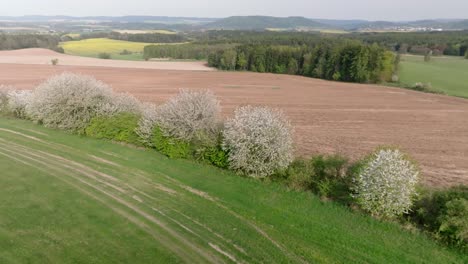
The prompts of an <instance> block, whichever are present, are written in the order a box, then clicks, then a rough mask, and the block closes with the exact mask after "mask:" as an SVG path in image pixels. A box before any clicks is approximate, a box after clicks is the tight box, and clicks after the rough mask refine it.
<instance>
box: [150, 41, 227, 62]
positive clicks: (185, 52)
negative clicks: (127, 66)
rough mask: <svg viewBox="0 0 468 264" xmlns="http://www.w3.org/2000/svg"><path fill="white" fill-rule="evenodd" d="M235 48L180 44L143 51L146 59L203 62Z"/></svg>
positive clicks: (219, 45) (158, 46)
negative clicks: (223, 51) (218, 53)
mask: <svg viewBox="0 0 468 264" xmlns="http://www.w3.org/2000/svg"><path fill="white" fill-rule="evenodd" d="M233 47H235V45H233V44H218V45H205V44H179V45H149V46H146V47H145V48H144V50H143V57H144V58H145V59H151V58H171V59H179V60H203V59H207V58H208V56H209V54H212V53H215V52H218V51H222V50H229V49H231V48H233Z"/></svg>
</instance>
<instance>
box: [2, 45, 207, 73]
mask: <svg viewBox="0 0 468 264" xmlns="http://www.w3.org/2000/svg"><path fill="white" fill-rule="evenodd" d="M52 59H58V60H59V65H66V66H97V67H113V68H137V69H158V70H186V71H214V70H215V69H213V68H210V67H208V66H206V65H205V64H206V63H205V62H202V61H190V62H185V61H184V62H179V61H124V60H103V59H95V58H87V57H79V56H72V55H67V54H61V53H57V52H54V51H51V50H47V49H23V50H12V51H0V63H16V64H38V65H51V60H52Z"/></svg>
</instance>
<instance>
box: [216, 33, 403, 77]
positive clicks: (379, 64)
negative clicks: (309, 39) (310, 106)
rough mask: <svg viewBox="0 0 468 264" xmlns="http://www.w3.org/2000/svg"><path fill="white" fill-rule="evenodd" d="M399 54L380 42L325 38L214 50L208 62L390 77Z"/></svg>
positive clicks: (326, 74) (296, 71)
mask: <svg viewBox="0 0 468 264" xmlns="http://www.w3.org/2000/svg"><path fill="white" fill-rule="evenodd" d="M395 62H396V57H395V55H394V54H393V53H392V52H390V51H386V50H385V49H384V48H382V47H380V46H379V45H377V44H374V45H365V44H363V43H361V42H359V41H344V42H337V41H335V42H322V43H320V44H316V45H314V46H297V47H289V46H270V45H242V46H238V47H236V48H231V49H226V50H221V51H218V52H215V53H212V54H211V55H210V56H209V58H208V63H209V65H210V66H212V67H216V68H219V69H222V70H240V71H245V70H247V71H254V72H272V73H286V74H298V75H304V76H309V77H314V78H321V79H326V80H335V81H346V82H360V83H377V82H381V81H389V80H390V79H391V77H392V74H393V72H394V70H395V69H394V68H395Z"/></svg>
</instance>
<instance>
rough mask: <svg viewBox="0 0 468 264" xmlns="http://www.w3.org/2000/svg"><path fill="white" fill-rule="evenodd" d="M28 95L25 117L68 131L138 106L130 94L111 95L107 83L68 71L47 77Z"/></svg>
mask: <svg viewBox="0 0 468 264" xmlns="http://www.w3.org/2000/svg"><path fill="white" fill-rule="evenodd" d="M28 98H29V103H28V104H27V106H26V113H27V115H28V117H29V118H31V119H32V120H33V121H36V122H39V123H42V124H44V125H45V126H47V127H53V128H59V129H63V130H68V131H79V130H81V129H83V128H85V127H86V125H87V124H88V123H89V121H90V120H91V119H92V118H93V117H95V116H98V115H109V114H113V113H115V112H121V111H135V110H136V109H139V108H138V105H139V103H138V101H137V100H136V99H134V98H133V97H131V96H128V95H117V94H114V93H113V91H112V89H111V88H110V87H109V86H107V85H106V84H104V83H102V82H100V81H98V80H96V79H94V78H93V77H90V76H84V75H78V74H71V73H63V74H61V75H57V76H54V77H52V78H50V79H48V80H47V81H46V82H44V83H42V84H40V85H39V86H38V87H37V88H36V89H35V90H34V91H33V92H32V94H31V95H30V96H29V97H28Z"/></svg>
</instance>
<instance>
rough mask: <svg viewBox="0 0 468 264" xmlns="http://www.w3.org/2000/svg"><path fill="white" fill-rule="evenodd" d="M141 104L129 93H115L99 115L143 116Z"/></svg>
mask: <svg viewBox="0 0 468 264" xmlns="http://www.w3.org/2000/svg"><path fill="white" fill-rule="evenodd" d="M141 112H142V104H141V102H140V101H139V100H138V99H136V98H135V97H134V96H132V95H131V94H129V93H113V94H112V95H111V98H110V100H108V101H107V103H105V104H104V105H103V106H102V109H101V110H100V112H99V113H98V115H102V116H113V115H116V114H120V113H132V114H136V115H141Z"/></svg>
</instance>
